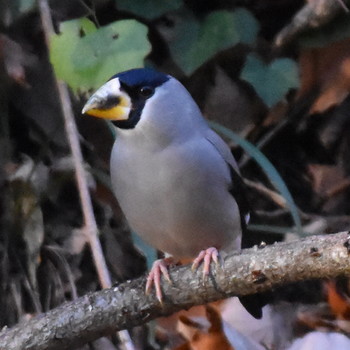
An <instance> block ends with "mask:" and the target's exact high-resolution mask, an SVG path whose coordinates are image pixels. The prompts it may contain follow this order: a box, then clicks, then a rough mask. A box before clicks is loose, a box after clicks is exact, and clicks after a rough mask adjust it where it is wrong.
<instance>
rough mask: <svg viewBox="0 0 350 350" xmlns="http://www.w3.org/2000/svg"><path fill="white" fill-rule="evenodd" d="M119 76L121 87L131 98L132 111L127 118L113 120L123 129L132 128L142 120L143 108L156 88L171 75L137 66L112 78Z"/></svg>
mask: <svg viewBox="0 0 350 350" xmlns="http://www.w3.org/2000/svg"><path fill="white" fill-rule="evenodd" d="M115 78H118V79H119V82H120V86H121V89H122V90H124V91H125V92H126V93H127V94H128V95H129V96H130V98H131V101H132V111H131V113H130V116H129V118H128V119H127V120H118V121H113V122H112V123H113V124H114V125H115V126H117V127H118V128H121V129H131V128H134V127H135V125H136V124H137V123H138V121H139V120H140V116H141V113H142V109H143V107H144V105H145V103H146V101H147V99H148V98H150V97H151V96H152V95H153V94H154V92H155V90H156V88H157V87H158V86H160V85H162V84H164V83H165V82H166V81H168V80H169V78H170V77H169V76H168V75H166V74H164V73H161V72H157V71H155V70H153V69H148V68H136V69H131V70H128V71H125V72H121V73H118V74H116V75H114V76H113V77H112V78H111V79H110V80H112V79H115Z"/></svg>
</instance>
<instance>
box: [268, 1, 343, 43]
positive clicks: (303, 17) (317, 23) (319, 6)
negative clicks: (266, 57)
mask: <svg viewBox="0 0 350 350" xmlns="http://www.w3.org/2000/svg"><path fill="white" fill-rule="evenodd" d="M342 10H343V11H345V12H348V11H349V10H348V8H347V7H346V5H345V3H344V2H343V0H337V1H335V0H317V1H308V2H306V4H305V6H303V7H302V8H301V9H300V10H299V11H298V12H297V13H296V15H295V16H294V17H293V18H292V20H291V22H290V23H289V24H287V25H286V26H285V27H284V28H283V29H282V30H281V31H280V32H279V33H278V34H277V36H276V38H275V40H274V45H275V46H276V47H282V46H285V45H287V44H289V43H290V42H291V41H293V40H294V39H295V38H296V37H297V36H298V35H299V34H301V33H303V32H305V31H307V30H309V29H313V28H318V27H321V26H323V25H325V24H326V23H328V22H330V21H331V20H332V19H333V18H334V17H335V16H337V15H338V14H339V13H340V12H341V11H342Z"/></svg>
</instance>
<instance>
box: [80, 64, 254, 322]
mask: <svg viewBox="0 0 350 350" xmlns="http://www.w3.org/2000/svg"><path fill="white" fill-rule="evenodd" d="M83 113H85V114H89V115H91V116H95V117H100V118H105V119H108V120H110V121H112V123H113V124H114V125H115V126H116V129H117V137H116V141H115V143H114V146H113V150H112V156H111V180H112V186H113V190H114V193H115V195H116V197H117V199H118V201H119V204H120V206H121V208H122V210H123V212H124V214H125V216H126V219H127V221H128V222H129V224H130V226H131V227H132V229H133V230H135V231H136V232H137V233H138V234H139V235H140V236H141V237H142V238H143V239H144V240H145V241H146V242H148V243H149V244H150V245H152V246H153V247H155V248H157V249H158V250H160V251H162V252H164V253H166V255H168V258H166V259H162V260H157V261H156V262H155V263H154V265H153V267H152V269H151V271H150V273H149V277H148V281H147V287H146V289H147V290H149V289H150V288H151V286H152V285H153V284H154V286H155V288H156V295H157V297H158V299H159V300H161V298H162V292H161V289H160V277H161V275H162V274H163V275H164V277H165V278H167V279H169V275H168V271H167V268H168V265H169V263H170V260H171V261H173V260H179V259H194V263H193V266H194V267H195V268H196V267H198V265H199V264H200V263H202V262H203V265H204V266H203V273H204V275H206V274H208V273H209V270H210V263H211V261H212V260H213V261H215V262H217V257H218V251H220V253H222V254H226V253H228V252H231V251H233V250H239V249H240V248H241V234H242V230H244V227H245V225H246V221H247V219H248V215H249V214H248V206H247V203H246V200H245V197H244V193H243V192H242V191H243V189H242V180H241V178H240V176H239V171H238V167H237V164H236V162H235V160H234V158H233V156H232V153H231V151H230V149H229V147H228V146H227V145H226V143H225V142H224V141H223V140H222V139H221V138H220V137H219V136H218V135H217V134H216V133H215V132H214V131H212V130H211V129H210V128H209V126H208V125H207V123H206V121H205V120H204V118H203V116H202V114H201V112H200V110H199V107H198V106H197V104H196V103H195V102H194V100H193V99H192V97H191V95H190V94H189V92H188V91H187V90H186V88H185V87H184V86H183V85H182V84H181V83H180V82H179V81H178V80H176V79H175V78H173V77H171V76H170V75H166V74H163V73H159V72H156V71H153V70H150V69H133V70H130V71H126V72H122V73H119V74H116V75H115V76H113V77H112V78H111V79H110V80H109V81H108V82H107V83H106V84H104V85H103V86H102V87H101V88H100V89H98V90H97V91H96V92H95V93H94V94H93V95H92V96H91V97H90V99H89V100H88V101H87V103H86V105H85V106H84V109H83ZM169 257H171V259H169ZM258 316H259V315H258Z"/></svg>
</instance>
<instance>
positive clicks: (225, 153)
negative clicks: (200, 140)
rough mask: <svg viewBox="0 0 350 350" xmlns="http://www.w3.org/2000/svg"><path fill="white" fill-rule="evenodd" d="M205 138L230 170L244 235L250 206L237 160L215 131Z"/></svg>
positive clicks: (208, 133) (207, 132) (207, 134)
mask: <svg viewBox="0 0 350 350" xmlns="http://www.w3.org/2000/svg"><path fill="white" fill-rule="evenodd" d="M205 137H206V139H207V140H208V141H209V142H210V143H211V144H212V145H213V146H214V147H215V148H216V150H217V151H218V152H219V153H220V155H221V157H222V158H223V159H224V160H225V162H226V164H227V165H228V167H229V169H230V173H231V188H230V190H229V191H230V193H231V194H232V196H233V197H234V198H235V200H236V202H237V205H238V208H239V211H240V215H241V225H242V233H243V235H244V231H245V228H246V225H247V223H248V221H249V211H250V206H249V202H248V199H247V196H246V189H245V185H244V182H243V179H242V178H241V176H240V174H239V168H238V165H237V163H236V161H235V159H234V158H233V155H232V153H231V150H230V148H229V147H228V146H227V144H226V143H225V141H224V140H223V139H222V138H221V137H220V136H219V135H218V134H216V133H215V132H214V131H213V130H211V129H209V130H208V131H206V135H205ZM243 239H244V237H243ZM243 248H245V247H243Z"/></svg>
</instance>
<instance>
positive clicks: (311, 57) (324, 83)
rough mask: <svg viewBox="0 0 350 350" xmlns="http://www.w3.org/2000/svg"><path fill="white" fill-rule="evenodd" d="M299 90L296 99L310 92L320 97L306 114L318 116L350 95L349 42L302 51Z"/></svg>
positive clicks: (343, 41)
mask: <svg viewBox="0 0 350 350" xmlns="http://www.w3.org/2000/svg"><path fill="white" fill-rule="evenodd" d="M299 63H300V73H301V74H300V76H301V88H300V90H299V94H298V95H299V97H300V96H305V95H306V94H307V93H308V92H310V91H311V90H313V89H319V90H320V95H319V97H318V98H317V99H316V101H315V102H314V104H313V105H312V107H311V109H310V113H322V112H324V111H325V110H327V109H329V108H330V107H332V106H335V105H338V104H340V103H341V102H342V101H343V100H344V99H345V98H346V97H347V96H348V94H349V91H350V39H346V40H342V41H339V42H335V43H333V44H330V45H329V46H327V47H323V48H312V49H307V50H304V51H303V52H302V53H301V54H300V60H299Z"/></svg>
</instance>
